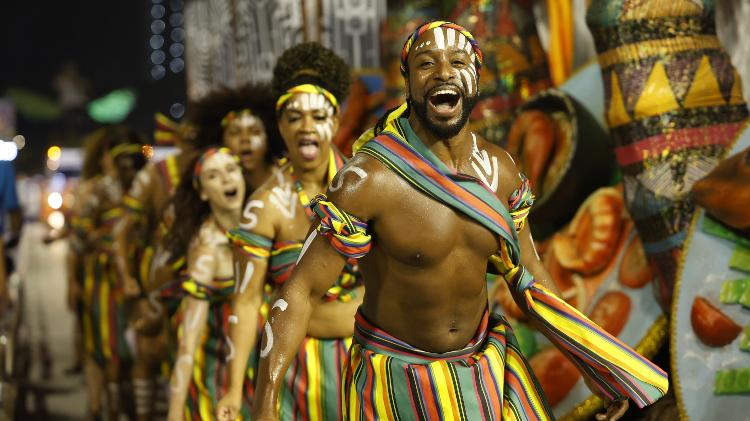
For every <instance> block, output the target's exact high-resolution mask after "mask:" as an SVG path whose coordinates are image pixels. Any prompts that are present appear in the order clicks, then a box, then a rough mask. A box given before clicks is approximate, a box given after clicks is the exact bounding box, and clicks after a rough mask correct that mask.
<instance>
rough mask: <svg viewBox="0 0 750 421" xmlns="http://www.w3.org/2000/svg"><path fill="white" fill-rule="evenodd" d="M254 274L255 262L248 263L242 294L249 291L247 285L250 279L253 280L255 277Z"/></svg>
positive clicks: (241, 287) (240, 290) (243, 279)
mask: <svg viewBox="0 0 750 421" xmlns="http://www.w3.org/2000/svg"><path fill="white" fill-rule="evenodd" d="M253 272H255V266H253V262H247V265H246V266H245V275H244V276H243V277H242V283H241V284H240V289H239V292H240V294H243V293H244V292H245V290H246V289H247V285H248V284H249V283H250V279H252V277H253Z"/></svg>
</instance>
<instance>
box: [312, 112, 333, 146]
mask: <svg viewBox="0 0 750 421" xmlns="http://www.w3.org/2000/svg"><path fill="white" fill-rule="evenodd" d="M315 131H316V132H317V133H318V138H319V139H320V141H321V142H325V143H328V142H330V141H331V139H332V138H333V118H331V117H328V118H326V119H325V121H322V122H320V123H315Z"/></svg>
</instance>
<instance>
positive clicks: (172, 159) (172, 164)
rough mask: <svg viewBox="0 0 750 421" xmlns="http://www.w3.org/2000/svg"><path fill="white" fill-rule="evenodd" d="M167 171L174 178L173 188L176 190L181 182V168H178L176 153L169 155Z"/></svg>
mask: <svg viewBox="0 0 750 421" xmlns="http://www.w3.org/2000/svg"><path fill="white" fill-rule="evenodd" d="M167 172H168V173H169V178H170V179H171V180H172V190H175V189H176V188H177V185H178V184H180V170H179V168H177V157H176V156H175V155H170V156H169V157H167ZM170 193H173V192H170Z"/></svg>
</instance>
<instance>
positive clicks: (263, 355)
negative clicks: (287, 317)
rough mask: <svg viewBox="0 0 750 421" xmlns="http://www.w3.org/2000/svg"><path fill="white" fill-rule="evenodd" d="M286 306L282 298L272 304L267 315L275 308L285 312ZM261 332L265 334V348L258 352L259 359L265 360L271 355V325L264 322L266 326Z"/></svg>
mask: <svg viewBox="0 0 750 421" xmlns="http://www.w3.org/2000/svg"><path fill="white" fill-rule="evenodd" d="M288 306H289V304H288V303H287V302H286V301H285V300H284V299H283V298H279V299H278V300H276V302H275V303H273V307H271V310H270V311H269V314H270V313H271V311H273V310H274V309H275V308H278V309H280V310H281V311H286V308H287V307H288ZM263 330H264V331H265V333H266V346H264V347H263V349H261V350H260V357H261V358H266V357H267V356H268V354H270V353H271V349H273V330H271V324H270V323H269V322H268V321H266V325H265V326H264V329H263Z"/></svg>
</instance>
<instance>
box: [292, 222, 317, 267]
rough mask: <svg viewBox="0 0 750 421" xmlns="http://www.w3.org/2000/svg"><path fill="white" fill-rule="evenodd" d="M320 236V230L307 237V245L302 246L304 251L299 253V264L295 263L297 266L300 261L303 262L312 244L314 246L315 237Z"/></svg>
mask: <svg viewBox="0 0 750 421" xmlns="http://www.w3.org/2000/svg"><path fill="white" fill-rule="evenodd" d="M317 235H318V230H313V232H311V233H310V235H308V236H307V240H305V244H303V245H302V251H301V252H300V253H299V257H298V258H297V262H296V263H295V266H296V265H297V264H299V261H300V260H302V256H304V255H305V252H306V251H307V248H308V247H310V244H312V242H313V240H314V239H315V237H316V236H317Z"/></svg>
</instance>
